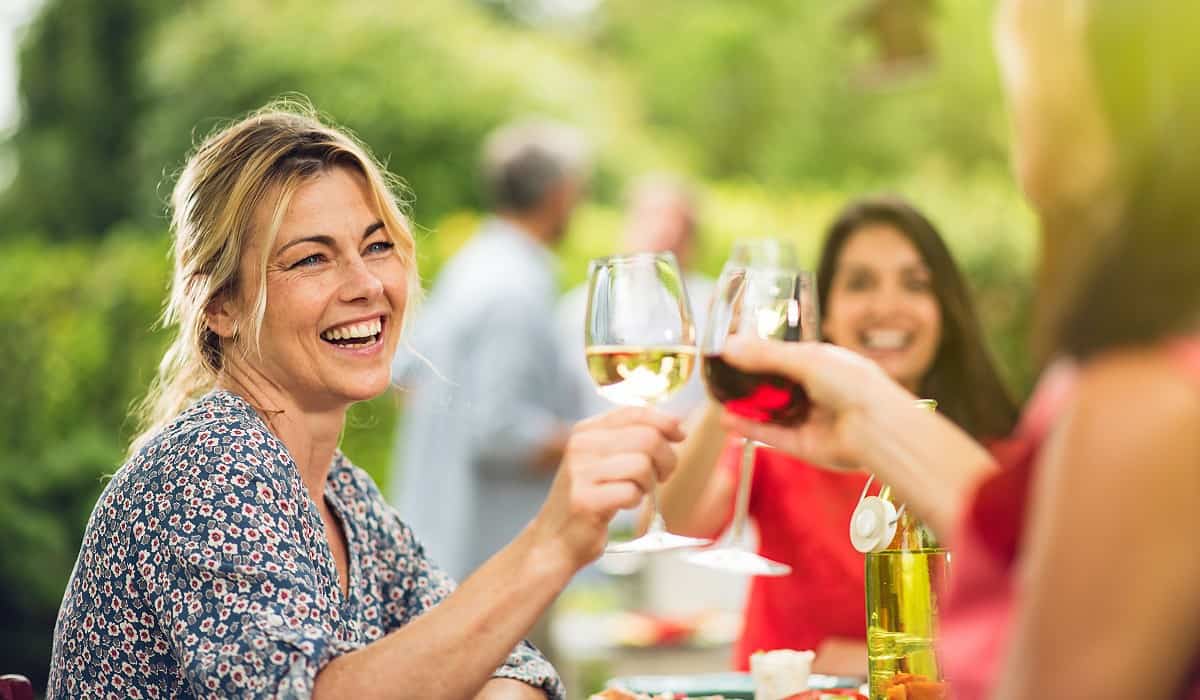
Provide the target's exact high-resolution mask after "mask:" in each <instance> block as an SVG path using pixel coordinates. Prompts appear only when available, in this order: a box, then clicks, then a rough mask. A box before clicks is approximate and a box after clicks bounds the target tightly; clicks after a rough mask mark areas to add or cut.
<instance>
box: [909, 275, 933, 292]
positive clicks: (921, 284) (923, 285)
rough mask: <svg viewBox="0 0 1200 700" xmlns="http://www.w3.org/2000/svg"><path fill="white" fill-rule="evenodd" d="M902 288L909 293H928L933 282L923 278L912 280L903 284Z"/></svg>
mask: <svg viewBox="0 0 1200 700" xmlns="http://www.w3.org/2000/svg"><path fill="white" fill-rule="evenodd" d="M904 286H905V287H907V288H908V290H909V291H910V292H928V291H929V290H930V289H933V282H931V281H930V280H927V279H924V278H912V279H909V280H908V281H907V282H905V285H904Z"/></svg>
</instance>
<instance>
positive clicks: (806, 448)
mask: <svg viewBox="0 0 1200 700" xmlns="http://www.w3.org/2000/svg"><path fill="white" fill-rule="evenodd" d="M724 357H725V359H726V360H728V361H729V363H730V364H732V365H734V366H735V367H737V368H739V369H742V370H745V371H748V372H769V373H773V374H778V375H782V376H784V377H786V378H788V379H790V380H792V381H794V382H797V383H798V384H800V385H801V386H803V387H804V389H805V391H807V392H808V396H809V399H811V400H812V403H813V409H812V411H811V412H810V414H809V417H808V419H806V420H805V421H804V422H803V423H800V424H798V425H776V424H771V423H760V422H757V421H752V420H748V419H746V418H741V417H738V416H736V415H733V414H732V413H730V412H728V411H727V412H726V414H725V418H724V420H723V424H724V425H725V427H726V428H728V429H729V430H731V431H733V432H735V433H739V434H741V435H744V436H746V437H747V438H750V439H752V440H758V441H760V442H764V443H766V444H768V445H771V446H772V447H776V448H778V449H781V450H783V451H785V452H789V453H791V454H793V455H795V456H797V457H799V458H801V459H803V460H805V461H808V462H812V463H815V464H821V465H824V466H827V467H833V468H838V469H858V468H861V467H862V466H863V465H862V464H861V453H860V448H861V445H860V444H857V443H856V441H854V440H853V439H851V435H852V433H853V431H852V430H851V429H850V427H851V425H852V424H853V422H854V421H855V420H856V419H858V418H859V417H860V416H861V414H862V413H864V412H866V411H868V410H870V409H872V408H874V407H876V406H878V405H880V404H881V403H883V402H885V401H895V400H896V399H897V398H899V399H901V400H903V401H907V402H911V401H912V399H913V397H912V396H911V395H909V394H908V392H907V391H905V390H904V388H902V387H901V386H900V385H899V384H897V383H896V382H895V381H893V380H892V379H891V378H890V377H888V376H887V374H886V373H885V372H884V371H883V370H882V369H880V368H879V366H878V365H876V364H875V363H874V362H871V361H870V360H868V359H866V358H864V357H862V356H860V355H857V354H855V353H853V352H851V351H849V350H846V349H844V348H840V347H838V346H836V345H829V344H827V343H782V342H777V341H767V340H759V339H756V338H743V337H737V338H731V339H730V341H729V343H728V345H726V348H725V352H724Z"/></svg>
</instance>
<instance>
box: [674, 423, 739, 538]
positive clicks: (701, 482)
mask: <svg viewBox="0 0 1200 700" xmlns="http://www.w3.org/2000/svg"><path fill="white" fill-rule="evenodd" d="M727 439H728V434H727V433H726V432H725V429H724V428H722V427H721V408H720V406H718V405H717V404H715V403H711V402H707V403H706V404H705V405H704V406H703V407H702V408H701V409H699V414H698V419H697V420H696V421H694V423H693V424H692V425H689V426H688V427H687V438H686V439H684V441H683V442H682V443H680V444H679V445H678V447H677V448H676V451H677V454H678V456H679V464H678V466H677V467H676V468H675V473H674V474H672V475H671V478H670V479H669V480H668V481H667V482H666V483H664V484H663V485H662V486H661V487H660V488H659V490H658V507H659V512H660V513H661V514H662V516H663V519H664V520H665V521H666V523H667V527H668V528H669V529H670V530H671V531H672V532H678V533H680V534H689V535H697V536H707V535H711V534H713V532H715V531H716V530H718V529H719V528H720V527H721V525H722V524H723V523H724V521H725V520H726V519H727V518H728V516H729V513H730V511H731V510H732V495H733V494H732V493H731V491H732V489H730V488H729V485H728V483H727V480H722V479H719V478H718V477H719V476H720V475H719V474H714V470H715V468H716V465H717V463H718V461H719V460H720V457H721V453H722V451H723V450H724V447H725V443H726V441H727Z"/></svg>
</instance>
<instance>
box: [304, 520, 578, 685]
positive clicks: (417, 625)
mask: <svg viewBox="0 0 1200 700" xmlns="http://www.w3.org/2000/svg"><path fill="white" fill-rule="evenodd" d="M573 571H574V569H573V568H572V566H571V564H570V563H569V562H568V561H567V560H566V559H565V558H564V557H562V556H561V555H560V554H558V553H556V552H542V551H539V550H538V549H537V548H536V547H535V546H534V544H533V537H532V536H531V533H530V531H529V530H526V531H525V532H523V533H522V534H521V535H520V536H518V538H517V539H516V540H515V541H514V542H513V543H512V544H510V545H509V546H508V547H506V548H505V549H503V550H501V552H500V553H499V554H497V555H496V556H495V557H493V558H491V559H490V560H488V561H487V562H486V563H485V564H484V565H483V566H482V567H481V568H480V569H479V571H477V572H476V573H475V574H474V575H472V576H471V577H470V578H468V579H467V580H466V581H464V582H463V584H462V586H461V587H460V588H459V589H458V590H457V591H455V592H454V593H453V594H451V595H450V596H449V597H448V598H446V600H444V601H443V602H442V603H440V604H439V605H437V606H436V607H434V608H432V609H431V610H429V611H428V612H426V613H425V614H423V615H421V616H419V617H417V618H416V619H415V620H413V621H412V622H410V623H409V624H407V625H405V626H404V627H403V628H401V629H399V630H396V631H395V632H392V633H391V634H389V635H388V636H386V637H384V638H383V639H381V640H379V641H377V642H375V643H373V644H371V645H369V646H367V647H365V648H363V649H359V650H357V651H354V652H352V653H349V654H346V655H344V656H340V657H338V658H337V659H334V660H333V661H332V662H330V663H329V664H328V665H327V666H326V667H325V668H324V669H323V670H322V671H321V673H320V674H319V675H318V676H317V679H316V684H315V687H314V691H313V697H315V698H335V697H355V698H362V699H364V700H369V699H371V698H385V697H418V696H419V697H425V698H470V697H473V696H475V695H476V693H479V692H480V691H481V690H482V689H483V688H484V685H485V684H486V683H488V680H489V678H491V676H492V673H493V672H495V670H496V669H497V668H498V667H499V666H500V665H501V664H503V663H504V661H505V659H506V657H507V656H508V654H509V652H511V651H512V649H513V647H515V646H516V645H517V644H518V643H519V642H520V640H521V639H522V638H523V636H524V635H525V633H526V631H527V630H528V629H530V628H531V627H532V626H533V624H534V622H535V621H536V620H537V618H538V617H539V616H540V615H541V614H542V612H543V611H544V610H545V609H546V608H547V607H549V605H550V603H551V602H553V600H554V598H555V596H556V595H557V594H558V592H559V591H560V590H561V589H562V587H563V586H565V585H566V583H567V581H568V580H569V579H570V576H571V574H572V573H573ZM447 669H453V673H447V672H446V671H447ZM506 697H508V696H507V695H506Z"/></svg>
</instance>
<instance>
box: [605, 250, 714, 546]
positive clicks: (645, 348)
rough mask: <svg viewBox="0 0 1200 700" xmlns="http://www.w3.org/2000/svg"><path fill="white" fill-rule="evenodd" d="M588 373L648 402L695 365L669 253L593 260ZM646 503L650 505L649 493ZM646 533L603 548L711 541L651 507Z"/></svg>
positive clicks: (687, 315)
mask: <svg viewBox="0 0 1200 700" xmlns="http://www.w3.org/2000/svg"><path fill="white" fill-rule="evenodd" d="M584 353H585V355H586V359H587V367H588V374H589V376H590V377H591V378H592V381H593V382H594V383H595V384H596V389H597V391H598V392H599V393H600V395H601V396H603V397H604V398H606V399H608V400H610V401H612V402H613V403H617V404H621V405H625V406H652V405H655V404H657V403H658V402H660V401H662V400H664V399H666V398H667V397H668V396H670V395H671V394H673V393H675V392H676V391H678V390H679V389H681V388H682V387H683V386H684V385H685V384H686V383H687V380H688V378H689V377H690V376H691V374H692V371H693V369H694V367H695V364H696V331H695V327H694V325H693V323H692V312H691V307H690V305H689V303H688V298H687V290H686V289H685V288H684V284H683V275H682V274H681V273H680V271H679V265H678V263H677V262H676V261H675V256H674V255H672V254H671V253H668V252H664V253H634V254H631V255H615V256H612V257H608V258H599V259H596V260H593V261H592V262H591V264H590V265H589V269H588V305H587V315H586V322H585V328H584ZM650 498H651V503H652V504H653V505H655V506H656V503H655V501H654V493H653V491H651V493H650ZM653 510H654V515H653V517H652V519H651V521H650V527H649V529H648V530H647V531H646V534H644V535H642V536H641V537H638V538H636V539H633V540H629V541H627V542H615V543H609V545H608V548H607V549H606V550H605V551H607V552H610V553H627V552H657V551H665V550H668V549H683V548H689V547H701V546H704V545H706V544H709V543H710V542H711V540H707V539H701V538H696V537H682V536H679V535H674V534H672V533H670V532H667V530H666V525H665V523H664V522H663V520H662V517H661V516H660V515H659V514H658V509H657V507H654V508H653Z"/></svg>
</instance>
